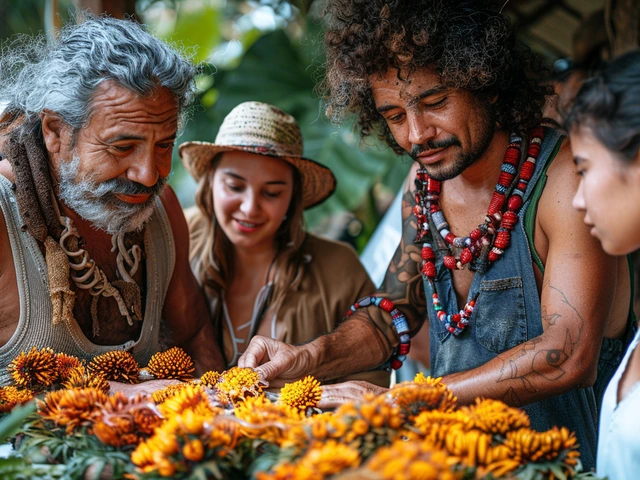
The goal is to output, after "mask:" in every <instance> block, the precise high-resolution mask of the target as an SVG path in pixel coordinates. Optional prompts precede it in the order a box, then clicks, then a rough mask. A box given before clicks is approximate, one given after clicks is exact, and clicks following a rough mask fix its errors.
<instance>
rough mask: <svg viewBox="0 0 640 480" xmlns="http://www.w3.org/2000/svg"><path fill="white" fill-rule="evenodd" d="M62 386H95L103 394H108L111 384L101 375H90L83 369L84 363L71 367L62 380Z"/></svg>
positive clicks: (75, 387) (69, 387)
mask: <svg viewBox="0 0 640 480" xmlns="http://www.w3.org/2000/svg"><path fill="white" fill-rule="evenodd" d="M62 386H63V387H64V388H68V389H74V390H78V389H83V388H95V389H96V390H100V391H101V392H104V393H105V394H109V391H110V390H111V386H110V385H109V382H108V381H107V380H105V378H104V377H103V376H102V375H92V374H90V373H89V372H87V370H86V369H85V367H84V365H78V366H77V367H75V368H73V369H72V370H71V371H70V372H69V374H68V375H67V377H66V379H65V380H64V381H63V382H62Z"/></svg>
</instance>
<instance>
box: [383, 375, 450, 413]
mask: <svg viewBox="0 0 640 480" xmlns="http://www.w3.org/2000/svg"><path fill="white" fill-rule="evenodd" d="M383 395H384V396H385V397H386V398H388V399H389V400H390V401H391V403H393V404H394V405H397V406H398V407H399V408H400V410H401V411H402V413H403V414H404V415H405V416H406V417H407V418H408V419H412V418H414V417H415V416H416V415H418V414H420V413H421V412H423V411H425V410H439V411H441V412H448V411H451V410H453V409H454V408H455V406H456V397H455V396H454V395H453V392H451V390H449V389H448V388H447V387H446V386H445V385H443V384H441V383H439V380H438V381H437V382H433V383H407V384H400V385H398V386H396V387H394V388H392V389H391V390H389V391H388V392H386V393H385V394H383Z"/></svg>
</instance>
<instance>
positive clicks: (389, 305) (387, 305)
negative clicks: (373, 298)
mask: <svg viewBox="0 0 640 480" xmlns="http://www.w3.org/2000/svg"><path fill="white" fill-rule="evenodd" d="M394 307H395V305H394V304H393V302H390V301H389V300H387V299H386V298H383V299H382V301H381V302H380V308H381V309H382V310H384V311H385V312H390V311H391V310H393V308H394Z"/></svg>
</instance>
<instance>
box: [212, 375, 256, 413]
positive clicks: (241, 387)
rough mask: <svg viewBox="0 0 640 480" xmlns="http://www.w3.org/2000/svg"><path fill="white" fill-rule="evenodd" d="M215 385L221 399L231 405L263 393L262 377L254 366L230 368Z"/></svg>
mask: <svg viewBox="0 0 640 480" xmlns="http://www.w3.org/2000/svg"><path fill="white" fill-rule="evenodd" d="M215 387H216V389H217V390H218V398H219V400H220V401H221V402H222V403H225V404H231V405H235V404H236V403H238V402H239V401H242V400H244V399H245V398H247V397H257V396H258V395H261V394H262V387H261V386H260V377H259V376H258V372H256V371H255V370H253V369H252V368H240V367H232V368H230V369H229V370H227V371H226V372H224V373H223V374H222V375H221V377H220V379H219V380H218V383H217V384H216V386H215Z"/></svg>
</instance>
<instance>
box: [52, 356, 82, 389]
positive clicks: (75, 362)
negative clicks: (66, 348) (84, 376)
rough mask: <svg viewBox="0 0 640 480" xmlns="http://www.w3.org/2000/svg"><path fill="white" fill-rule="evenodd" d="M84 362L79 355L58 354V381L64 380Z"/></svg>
mask: <svg viewBox="0 0 640 480" xmlns="http://www.w3.org/2000/svg"><path fill="white" fill-rule="evenodd" d="M81 366H82V362H81V361H80V359H79V358H78V357H74V356H73V355H67V354H66V353H57V354H56V369H57V370H58V381H60V382H64V381H65V380H66V379H67V378H69V375H70V374H71V372H73V371H74V370H75V369H76V368H78V367H81Z"/></svg>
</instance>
